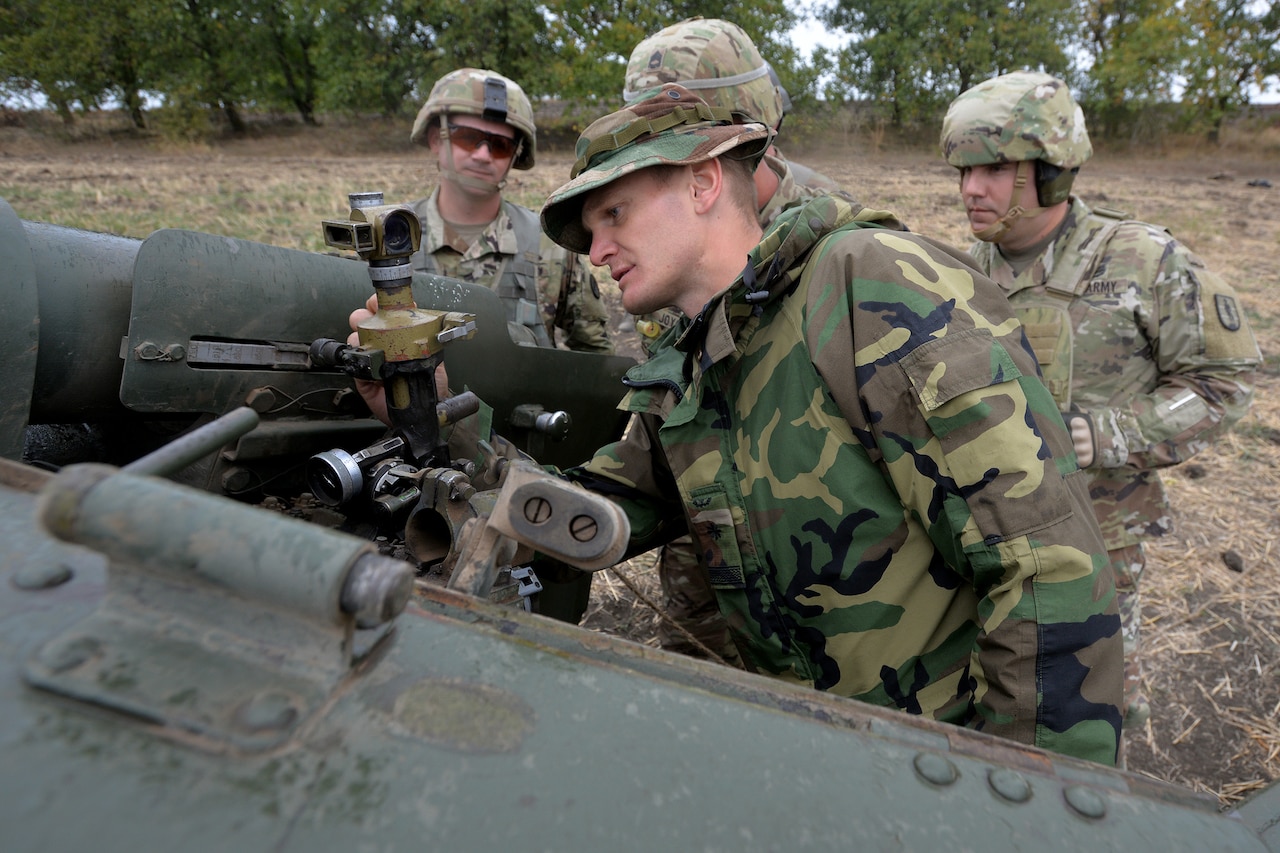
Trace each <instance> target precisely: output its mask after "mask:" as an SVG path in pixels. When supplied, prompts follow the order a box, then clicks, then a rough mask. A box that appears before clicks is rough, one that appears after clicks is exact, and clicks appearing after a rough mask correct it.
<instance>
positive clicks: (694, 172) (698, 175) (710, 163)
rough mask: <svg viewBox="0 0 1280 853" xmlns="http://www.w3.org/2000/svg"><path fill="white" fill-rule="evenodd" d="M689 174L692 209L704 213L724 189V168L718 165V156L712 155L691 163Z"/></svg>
mask: <svg viewBox="0 0 1280 853" xmlns="http://www.w3.org/2000/svg"><path fill="white" fill-rule="evenodd" d="M689 176H690V182H689V188H690V192H691V194H692V197H693V203H694V210H696V211H697V212H698V213H705V212H706V211H707V210H710V209H711V207H712V205H714V204H715V201H716V199H717V198H719V197H720V195H721V193H722V192H723V191H724V169H723V168H721V166H720V158H719V157H712V158H711V159H710V160H704V161H702V162H701V163H694V164H692V165H691V166H689Z"/></svg>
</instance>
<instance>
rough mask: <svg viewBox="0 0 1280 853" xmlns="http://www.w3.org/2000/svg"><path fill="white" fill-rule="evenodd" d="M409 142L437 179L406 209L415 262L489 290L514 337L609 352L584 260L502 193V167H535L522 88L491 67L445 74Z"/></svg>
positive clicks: (603, 317) (533, 131) (533, 132)
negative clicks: (428, 158)
mask: <svg viewBox="0 0 1280 853" xmlns="http://www.w3.org/2000/svg"><path fill="white" fill-rule="evenodd" d="M410 138H411V139H412V140H413V141H414V142H416V143H418V144H420V145H425V146H427V147H428V148H430V149H431V151H432V154H433V155H434V156H435V159H436V163H437V165H438V166H439V170H440V183H439V185H438V186H437V187H436V188H435V190H433V191H432V193H431V195H429V196H428V197H427V198H424V199H421V200H419V201H417V202H415V203H414V205H413V207H414V210H415V211H416V212H417V214H418V218H419V219H420V220H421V221H422V248H421V249H420V250H419V251H418V253H417V254H416V255H414V258H413V264H414V268H415V269H417V270H421V271H423V272H428V273H433V274H435V275H446V276H450V277H452V278H459V279H463V280H464V281H469V282H475V283H484V284H487V285H489V286H490V287H492V288H493V289H495V290H497V292H498V295H499V296H500V297H501V298H502V301H503V304H504V305H505V306H506V309H507V320H508V326H509V328H510V329H511V334H512V337H513V338H515V339H516V340H517V341H519V342H521V343H528V344H532V345H536V346H548V347H549V346H555V345H556V344H557V343H562V344H564V345H565V346H567V347H568V348H569V349H574V350H584V351H588V352H606V353H611V352H613V344H612V342H611V341H610V339H609V326H608V314H607V313H606V311H605V306H604V303H603V301H602V300H601V298H600V289H599V284H598V283H597V282H596V280H595V279H594V278H593V277H592V275H591V269H590V266H589V264H588V263H587V262H586V261H585V260H584V259H583V258H582V257H580V256H578V255H575V254H572V253H570V252H567V251H566V250H564V249H562V248H561V247H559V246H557V245H555V244H554V243H552V242H551V241H550V240H548V239H547V238H546V237H545V236H543V234H542V230H541V228H540V227H539V225H538V214H537V213H535V212H534V211H531V210H529V209H528V208H525V207H521V206H520V205H517V204H513V203H512V202H510V201H507V200H506V199H504V198H503V197H502V189H503V187H504V186H505V184H506V178H507V172H508V171H509V170H510V169H512V168H515V169H529V168H531V167H532V166H533V163H534V156H535V153H536V148H537V128H536V127H535V126H534V123H533V109H532V107H531V106H530V104H529V99H528V97H526V96H525V93H524V91H523V90H521V88H520V87H519V86H517V85H516V84H515V83H514V82H512V81H511V80H508V79H507V78H506V77H503V76H502V75H500V74H496V73H494V72H492V71H485V70H481V69H476V68H462V69H459V70H457V71H454V72H451V73H449V74H446V75H445V76H444V77H441V78H440V79H439V80H438V81H436V84H435V85H434V86H433V87H432V88H431V94H430V96H429V97H428V98H427V102H426V103H425V104H424V105H423V107H422V109H421V111H420V112H419V113H418V117H417V120H416V121H415V122H414V125H413V133H412V134H411V136H410ZM557 333H558V340H557Z"/></svg>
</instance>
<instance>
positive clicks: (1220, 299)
mask: <svg viewBox="0 0 1280 853" xmlns="http://www.w3.org/2000/svg"><path fill="white" fill-rule="evenodd" d="M1213 305H1214V307H1215V308H1216V309H1217V310H1218V322H1220V323H1222V328H1224V329H1226V330H1227V331H1229V332H1238V331H1240V308H1239V306H1238V305H1236V300H1235V297H1234V296H1229V295H1228V294H1225V293H1217V294H1214V297H1213Z"/></svg>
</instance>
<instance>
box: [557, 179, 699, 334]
mask: <svg viewBox="0 0 1280 853" xmlns="http://www.w3.org/2000/svg"><path fill="white" fill-rule="evenodd" d="M691 196H692V192H691V186H690V179H689V169H688V167H674V168H663V167H652V168H647V169H641V170H640V171H638V172H632V173H631V174H629V175H626V176H624V177H621V178H619V179H617V180H616V181H613V182H612V183H610V184H607V185H605V186H603V187H601V188H599V189H597V190H593V191H592V192H591V193H589V194H588V195H587V198H586V201H585V202H584V203H583V206H582V224H583V227H584V228H586V229H587V231H589V232H590V233H591V252H590V257H591V262H592V263H593V264H596V265H598V266H607V267H608V268H609V273H610V274H611V275H612V276H613V279H614V281H616V282H617V283H618V289H619V290H621V291H622V305H623V307H625V308H626V309H627V311H628V312H630V313H632V314H647V313H649V312H652V311H657V310H658V309H660V308H666V307H669V306H678V307H680V306H679V303H680V300H681V298H682V297H687V296H688V294H689V287H688V286H687V283H688V282H689V281H690V278H691V276H694V275H696V274H697V272H698V270H699V268H700V265H701V258H702V252H701V247H700V245H699V242H698V241H699V235H700V234H701V233H702V231H701V227H700V223H699V222H698V221H697V217H696V215H695V214H694V211H693V205H692V204H691ZM694 307H695V310H696V308H697V307H699V306H694Z"/></svg>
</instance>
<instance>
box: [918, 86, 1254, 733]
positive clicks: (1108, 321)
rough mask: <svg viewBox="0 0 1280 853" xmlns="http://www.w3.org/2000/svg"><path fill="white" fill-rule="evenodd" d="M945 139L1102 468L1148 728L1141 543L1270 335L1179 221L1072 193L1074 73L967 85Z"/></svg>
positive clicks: (989, 255) (1135, 702)
mask: <svg viewBox="0 0 1280 853" xmlns="http://www.w3.org/2000/svg"><path fill="white" fill-rule="evenodd" d="M942 148H943V153H944V156H945V157H946V160H947V162H948V163H950V164H951V165H952V166H955V167H956V168H957V169H959V170H960V193H961V196H962V197H963V199H964V204H965V208H966V209H967V211H968V215H969V222H970V225H971V227H972V228H973V232H974V235H975V236H976V237H977V238H978V239H979V241H980V242H978V243H977V244H975V245H974V247H973V249H972V250H971V251H972V254H973V255H974V257H976V258H977V260H978V263H979V265H980V266H981V267H982V269H983V270H984V271H985V272H986V273H987V274H988V275H989V276H991V277H992V278H993V279H995V281H996V282H997V283H998V284H999V285H1000V287H1001V288H1003V289H1004V291H1005V293H1006V294H1008V297H1009V301H1010V302H1011V303H1012V304H1013V306H1014V308H1015V310H1016V311H1017V313H1018V316H1019V318H1020V319H1021V320H1022V322H1023V324H1024V325H1025V326H1026V328H1027V334H1028V337H1029V339H1030V342H1031V345H1032V347H1033V348H1034V350H1035V353H1036V356H1037V358H1038V360H1039V362H1040V367H1041V370H1042V371H1043V373H1044V378H1045V382H1046V384H1047V385H1048V387H1049V390H1050V391H1051V392H1052V393H1053V395H1054V398H1055V399H1056V400H1057V403H1058V407H1059V408H1060V409H1061V410H1062V412H1063V418H1064V419H1065V420H1066V422H1067V424H1068V426H1069V428H1070V429H1071V435H1072V438H1073V440H1074V446H1075V451H1076V456H1077V458H1078V459H1079V462H1080V465H1081V467H1082V468H1084V469H1085V470H1086V472H1087V473H1088V475H1089V480H1090V493H1091V496H1092V499H1093V508H1094V511H1095V512H1096V514H1097V516H1098V521H1099V523H1100V525H1101V527H1102V533H1103V539H1104V541H1105V543H1106V546H1107V549H1108V552H1109V555H1110V559H1111V564H1112V568H1113V569H1114V571H1115V575H1116V587H1117V590H1118V592H1119V597H1120V613H1121V619H1122V622H1123V626H1124V628H1123V630H1124V638H1125V659H1126V665H1125V708H1126V720H1125V724H1126V727H1130V726H1134V725H1141V724H1142V723H1143V722H1145V720H1146V718H1147V717H1148V716H1149V715H1150V707H1149V705H1148V704H1147V701H1146V699H1145V698H1144V697H1143V696H1142V693H1141V677H1140V669H1139V665H1138V661H1139V659H1138V645H1139V643H1138V627H1139V623H1140V621H1141V617H1140V612H1139V599H1138V582H1139V579H1140V578H1141V576H1142V571H1143V568H1144V566H1145V565H1146V558H1145V555H1144V553H1143V547H1142V540H1143V539H1144V538H1146V537H1148V536H1162V535H1164V534H1165V533H1167V532H1168V531H1169V529H1170V526H1171V519H1170V516H1169V504H1168V500H1167V498H1166V497H1165V493H1164V487H1163V485H1162V484H1161V482H1160V475H1159V473H1158V471H1157V469H1159V468H1162V467H1165V466H1168V465H1175V464H1177V463H1179V462H1181V461H1183V460H1184V459H1187V458H1188V457H1190V456H1192V455H1194V454H1195V453H1198V452H1199V451H1200V450H1202V449H1204V448H1205V447H1207V446H1208V445H1209V443H1210V441H1211V440H1212V439H1213V438H1214V437H1215V436H1216V435H1218V434H1219V433H1221V432H1223V431H1224V430H1225V429H1227V428H1228V427H1229V426H1230V425H1231V424H1233V423H1235V421H1237V420H1238V419H1239V418H1240V417H1241V416H1242V415H1243V414H1244V413H1245V411H1246V410H1247V409H1248V407H1249V403H1250V401H1251V399H1252V396H1253V392H1252V389H1251V387H1250V384H1249V383H1250V373H1251V371H1253V370H1254V369H1255V368H1256V367H1257V366H1258V362H1259V359H1260V354H1259V352H1258V346H1257V344H1256V343H1255V342H1254V339H1253V335H1252V334H1251V333H1250V331H1249V326H1248V323H1247V322H1246V320H1245V317H1244V312H1243V310H1241V307H1240V303H1239V301H1238V300H1237V298H1236V295H1235V293H1234V292H1233V291H1232V289H1231V288H1230V287H1229V286H1228V285H1227V284H1226V283H1225V282H1223V281H1222V279H1220V278H1219V277H1218V276H1217V275H1215V274H1213V273H1212V272H1210V271H1209V270H1207V269H1206V268H1205V266H1204V263H1203V262H1202V261H1201V260H1200V259H1199V258H1198V257H1196V256H1195V255H1194V254H1192V253H1191V252H1190V251H1189V250H1188V249H1187V248H1186V247H1185V246H1184V245H1182V244H1181V243H1179V242H1178V241H1177V240H1175V239H1174V238H1173V237H1172V236H1170V235H1169V233H1168V232H1167V231H1165V230H1164V229H1163V228H1159V227H1156V226H1153V225H1148V224H1146V223H1143V222H1136V221H1133V220H1130V219H1126V218H1124V217H1123V216H1122V215H1121V214H1117V213H1115V212H1113V211H1108V210H1102V209H1098V210H1091V209H1090V208H1089V207H1087V206H1086V205H1085V204H1084V202H1082V201H1080V199H1079V198H1076V197H1074V196H1071V195H1070V191H1071V184H1072V180H1073V178H1074V176H1075V174H1076V172H1077V171H1078V170H1079V168H1080V166H1081V165H1082V164H1083V163H1084V162H1085V161H1086V160H1088V159H1089V156H1090V155H1091V154H1092V151H1093V149H1092V147H1091V146H1090V143H1089V135H1088V133H1087V131H1086V129H1085V125H1084V116H1083V113H1082V112H1081V110H1080V107H1079V106H1077V104H1076V102H1075V100H1074V99H1073V98H1072V97H1071V92H1070V90H1069V89H1068V88H1067V85H1066V84H1065V83H1064V82H1062V81H1061V80H1058V79H1056V78H1054V77H1051V76H1049V75H1047V74H1036V73H1026V72H1019V73H1015V74H1007V75H1004V76H1001V77H996V78H994V79H991V80H988V81H986V82H984V83H981V84H979V85H978V86H975V87H974V88H972V89H970V90H968V91H967V92H964V93H963V94H961V95H960V97H958V98H957V99H956V100H955V101H954V102H953V103H952V104H951V108H950V109H949V110H948V112H947V115H946V119H945V121H944V123H943V129H942Z"/></svg>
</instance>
